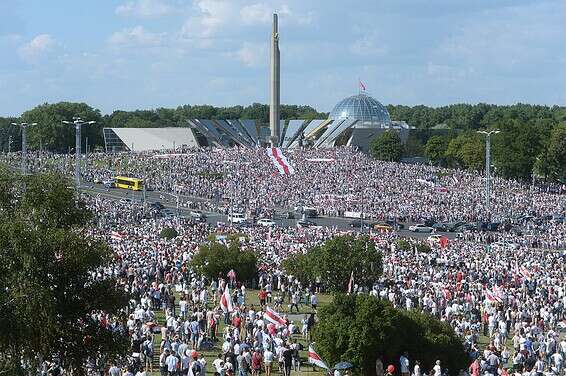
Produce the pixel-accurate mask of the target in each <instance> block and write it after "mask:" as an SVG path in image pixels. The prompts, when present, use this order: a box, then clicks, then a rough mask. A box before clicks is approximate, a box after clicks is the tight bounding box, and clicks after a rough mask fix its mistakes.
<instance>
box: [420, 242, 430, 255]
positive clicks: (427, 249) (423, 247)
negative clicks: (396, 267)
mask: <svg viewBox="0 0 566 376" xmlns="http://www.w3.org/2000/svg"><path fill="white" fill-rule="evenodd" d="M431 250H432V249H431V248H430V245H428V244H427V243H424V242H419V243H417V252H422V253H429V252H430V251H431Z"/></svg>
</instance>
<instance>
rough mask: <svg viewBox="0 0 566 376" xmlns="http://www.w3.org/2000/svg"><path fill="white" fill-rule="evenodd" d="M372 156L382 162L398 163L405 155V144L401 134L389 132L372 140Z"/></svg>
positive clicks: (370, 147)
mask: <svg viewBox="0 0 566 376" xmlns="http://www.w3.org/2000/svg"><path fill="white" fill-rule="evenodd" d="M369 149H370V152H371V155H373V157H374V158H375V159H379V160H382V161H390V162H397V161H399V160H400V159H401V156H402V155H403V144H402V143H401V137H399V132H397V131H394V130H387V131H385V132H383V133H382V134H380V135H379V136H377V137H375V138H373V139H372V140H371V143H370V146H369Z"/></svg>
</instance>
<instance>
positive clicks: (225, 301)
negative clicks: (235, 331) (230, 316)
mask: <svg viewBox="0 0 566 376" xmlns="http://www.w3.org/2000/svg"><path fill="white" fill-rule="evenodd" d="M220 308H222V312H224V313H230V312H234V305H233V304H232V296H231V295H230V289H229V288H228V285H226V288H225V289H224V293H222V296H221V297H220Z"/></svg>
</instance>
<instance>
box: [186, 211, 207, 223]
mask: <svg viewBox="0 0 566 376" xmlns="http://www.w3.org/2000/svg"><path fill="white" fill-rule="evenodd" d="M189 214H190V216H191V218H192V219H194V220H195V221H197V222H206V215H205V214H204V213H203V212H201V211H200V210H191V212H190V213H189Z"/></svg>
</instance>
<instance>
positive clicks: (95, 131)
mask: <svg viewBox="0 0 566 376" xmlns="http://www.w3.org/2000/svg"><path fill="white" fill-rule="evenodd" d="M74 116H79V117H81V118H82V119H83V120H85V121H96V123H95V124H93V125H85V126H83V128H82V140H83V141H82V142H83V145H84V144H85V142H86V138H87V137H88V139H89V145H91V146H99V145H102V144H103V139H102V127H103V126H104V124H103V122H102V116H101V115H100V111H99V110H95V109H93V108H92V107H90V106H88V105H87V104H85V103H70V102H60V103H55V104H47V103H46V104H42V105H40V106H37V107H35V108H34V109H32V110H29V111H26V112H24V113H23V114H22V120H24V121H27V122H28V123H34V122H35V123H37V125H31V126H30V127H29V129H28V142H29V146H30V148H34V149H39V146H40V144H42V145H43V148H44V149H46V150H53V151H67V150H68V148H69V147H70V148H72V149H74V147H75V128H74V126H72V125H68V124H63V120H67V121H69V120H72V119H73V117H74ZM83 149H84V146H83Z"/></svg>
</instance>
